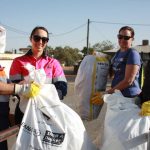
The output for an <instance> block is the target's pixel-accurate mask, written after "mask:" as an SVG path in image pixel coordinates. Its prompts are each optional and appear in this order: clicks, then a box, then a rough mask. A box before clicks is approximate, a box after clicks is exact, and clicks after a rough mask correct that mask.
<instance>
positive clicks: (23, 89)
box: [14, 82, 40, 98]
mask: <svg viewBox="0 0 150 150" xmlns="http://www.w3.org/2000/svg"><path fill="white" fill-rule="evenodd" d="M39 92H40V86H39V85H38V84H37V83H34V82H33V83H31V84H15V87H14V94H17V95H20V96H23V97H26V98H31V97H34V96H36V95H38V94H39Z"/></svg>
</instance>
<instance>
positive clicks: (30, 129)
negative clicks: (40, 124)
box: [21, 122, 41, 136]
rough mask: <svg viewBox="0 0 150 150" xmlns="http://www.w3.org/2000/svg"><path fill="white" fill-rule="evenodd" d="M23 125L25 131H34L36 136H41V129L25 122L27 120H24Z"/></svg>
mask: <svg viewBox="0 0 150 150" xmlns="http://www.w3.org/2000/svg"><path fill="white" fill-rule="evenodd" d="M21 126H22V127H23V129H24V131H26V132H28V133H29V134H31V133H33V135H35V136H39V135H40V134H41V132H40V130H37V129H34V128H32V127H30V126H29V125H27V124H25V122H22V123H21Z"/></svg>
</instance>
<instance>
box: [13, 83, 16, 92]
mask: <svg viewBox="0 0 150 150" xmlns="http://www.w3.org/2000/svg"><path fill="white" fill-rule="evenodd" d="M15 91H16V84H14V91H13V94H15Z"/></svg>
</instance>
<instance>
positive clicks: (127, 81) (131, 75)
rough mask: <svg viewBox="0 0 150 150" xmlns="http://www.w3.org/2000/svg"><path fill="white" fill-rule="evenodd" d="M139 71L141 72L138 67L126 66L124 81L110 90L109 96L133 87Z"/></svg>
mask: <svg viewBox="0 0 150 150" xmlns="http://www.w3.org/2000/svg"><path fill="white" fill-rule="evenodd" d="M138 71H139V66H138V65H126V70H125V77H124V79H123V80H122V81H121V82H120V83H119V84H117V85H116V86H115V87H113V88H111V89H109V90H108V91H107V92H108V93H109V94H112V93H114V91H115V90H116V89H117V90H120V91H121V90H123V89H125V88H127V87H128V86H130V85H132V83H133V81H134V80H135V76H136V74H137V72H138Z"/></svg>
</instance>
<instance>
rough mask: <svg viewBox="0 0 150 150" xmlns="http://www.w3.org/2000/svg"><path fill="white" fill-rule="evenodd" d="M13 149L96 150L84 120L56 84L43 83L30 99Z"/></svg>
mask: <svg viewBox="0 0 150 150" xmlns="http://www.w3.org/2000/svg"><path fill="white" fill-rule="evenodd" d="M36 73H37V72H36V70H34V75H36ZM13 149H14V150H32V149H35V150H96V148H95V146H94V145H93V143H92V142H91V140H90V139H89V137H88V135H87V133H86V130H85V127H84V125H83V123H82V120H81V119H80V117H79V116H78V115H77V113H75V112H74V111H73V110H72V109H71V108H69V107H68V106H67V105H65V104H63V103H62V102H61V101H60V99H59V97H58V94H57V91H56V88H55V86H54V85H53V84H41V89H40V93H39V94H38V95H37V96H35V97H33V98H30V99H29V100H28V103H27V106H26V110H25V114H24V117H23V120H22V123H21V126H20V130H19V134H18V137H17V141H16V144H15V145H14V147H13Z"/></svg>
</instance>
